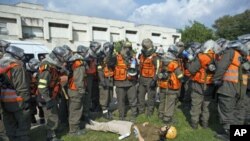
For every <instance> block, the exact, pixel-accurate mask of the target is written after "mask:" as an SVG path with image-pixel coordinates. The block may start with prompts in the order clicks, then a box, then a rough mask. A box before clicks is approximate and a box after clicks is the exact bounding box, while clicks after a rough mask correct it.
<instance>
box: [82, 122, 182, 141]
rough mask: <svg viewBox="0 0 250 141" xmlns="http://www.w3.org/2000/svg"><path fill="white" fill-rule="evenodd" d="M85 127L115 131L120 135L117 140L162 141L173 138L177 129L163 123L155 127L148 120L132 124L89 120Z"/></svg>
mask: <svg viewBox="0 0 250 141" xmlns="http://www.w3.org/2000/svg"><path fill="white" fill-rule="evenodd" d="M86 129H89V130H95V131H104V132H112V133H116V134H119V135H120V136H119V138H118V139H119V140H122V139H124V138H127V137H128V138H129V140H133V139H135V138H136V139H137V140H138V141H164V140H165V139H174V138H175V137H176V135H177V130H176V128H175V127H174V126H170V125H164V126H162V127H156V126H154V125H152V124H149V122H144V123H143V124H134V123H132V122H129V121H121V120H112V121H109V122H96V121H91V122H90V124H86Z"/></svg>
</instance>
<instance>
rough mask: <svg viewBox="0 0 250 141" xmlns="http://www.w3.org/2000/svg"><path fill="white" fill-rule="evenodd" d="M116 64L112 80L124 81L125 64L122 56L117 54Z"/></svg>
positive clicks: (125, 74)
mask: <svg viewBox="0 0 250 141" xmlns="http://www.w3.org/2000/svg"><path fill="white" fill-rule="evenodd" d="M116 59H117V64H116V66H115V70H114V79H115V80H126V78H127V65H126V64H125V62H124V60H123V58H122V55H121V54H118V55H117V56H116Z"/></svg>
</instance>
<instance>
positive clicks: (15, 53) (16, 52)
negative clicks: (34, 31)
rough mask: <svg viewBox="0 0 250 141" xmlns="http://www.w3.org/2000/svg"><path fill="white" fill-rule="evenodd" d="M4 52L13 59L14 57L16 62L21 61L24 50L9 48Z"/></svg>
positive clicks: (14, 47)
mask: <svg viewBox="0 0 250 141" xmlns="http://www.w3.org/2000/svg"><path fill="white" fill-rule="evenodd" d="M6 52H7V53H9V54H11V55H12V56H13V57H15V58H16V59H18V60H23V59H24V58H25V57H24V50H23V49H21V48H18V47H16V46H12V45H11V46H9V47H7V48H6Z"/></svg>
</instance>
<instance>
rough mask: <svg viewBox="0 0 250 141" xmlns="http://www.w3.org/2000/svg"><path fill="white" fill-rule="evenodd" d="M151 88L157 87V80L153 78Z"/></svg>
mask: <svg viewBox="0 0 250 141" xmlns="http://www.w3.org/2000/svg"><path fill="white" fill-rule="evenodd" d="M150 88H152V89H153V88H156V80H154V79H153V80H152V81H151V82H150Z"/></svg>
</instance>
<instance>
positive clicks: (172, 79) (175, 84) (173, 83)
mask: <svg viewBox="0 0 250 141" xmlns="http://www.w3.org/2000/svg"><path fill="white" fill-rule="evenodd" d="M163 67H164V66H163ZM165 67H167V70H168V72H169V73H170V74H169V75H170V76H169V78H168V79H167V80H159V81H158V85H159V87H160V88H162V89H167V88H168V89H172V90H178V89H180V88H181V81H180V80H179V79H178V77H177V76H176V74H175V73H174V71H175V70H176V69H177V68H178V67H180V65H179V63H178V62H177V61H171V62H170V63H169V64H168V65H167V66H165ZM161 69H162V68H161Z"/></svg>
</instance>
